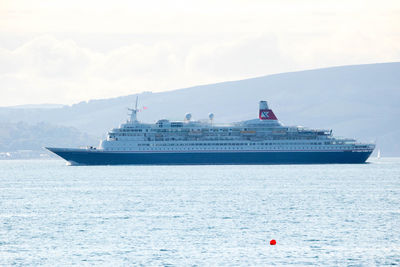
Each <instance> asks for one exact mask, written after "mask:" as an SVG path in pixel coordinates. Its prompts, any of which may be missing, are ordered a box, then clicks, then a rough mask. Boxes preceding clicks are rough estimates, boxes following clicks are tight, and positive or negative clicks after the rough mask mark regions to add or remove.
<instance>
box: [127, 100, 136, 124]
mask: <svg viewBox="0 0 400 267" xmlns="http://www.w3.org/2000/svg"><path fill="white" fill-rule="evenodd" d="M137 103H138V96H136V104H135V108H134V109H133V108H128V110H129V111H130V112H131V114H130V116H131V117H130V119H129V122H130V123H136V122H138V120H137V112H138V108H137Z"/></svg>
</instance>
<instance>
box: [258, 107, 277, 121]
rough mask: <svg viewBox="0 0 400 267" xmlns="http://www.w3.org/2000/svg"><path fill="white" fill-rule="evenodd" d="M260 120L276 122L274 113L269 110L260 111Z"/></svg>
mask: <svg viewBox="0 0 400 267" xmlns="http://www.w3.org/2000/svg"><path fill="white" fill-rule="evenodd" d="M259 118H260V120H277V118H276V116H275V114H274V112H273V111H272V110H270V109H260V115H259Z"/></svg>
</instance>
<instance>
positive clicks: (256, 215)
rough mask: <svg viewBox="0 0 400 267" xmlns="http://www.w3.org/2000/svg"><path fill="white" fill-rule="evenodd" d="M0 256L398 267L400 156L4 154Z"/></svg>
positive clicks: (26, 262) (57, 262)
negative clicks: (270, 159)
mask: <svg viewBox="0 0 400 267" xmlns="http://www.w3.org/2000/svg"><path fill="white" fill-rule="evenodd" d="M271 240H276V245H270V241H271ZM0 265H2V266H93V265H94V266H291V265H294V266H305V265H319V266H385V265H400V158H380V159H375V158H372V159H370V160H369V161H368V163H367V164H349V165H346V164H345V165H335V164H333V165H255V166H254V165H253V166H238V165H226V166H66V164H65V161H62V160H2V161H0Z"/></svg>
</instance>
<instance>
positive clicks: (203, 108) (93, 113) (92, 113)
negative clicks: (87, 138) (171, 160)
mask: <svg viewBox="0 0 400 267" xmlns="http://www.w3.org/2000/svg"><path fill="white" fill-rule="evenodd" d="M155 78H156V77H155ZM135 97H136V96H135V95H129V96H124V97H118V98H112V99H102V100H92V101H89V102H88V103H86V102H82V103H78V104H75V105H72V106H63V107H57V108H46V109H43V108H18V109H15V108H0V122H1V121H2V122H18V121H25V122H29V123H38V122H41V121H45V122H48V123H51V124H55V125H60V126H72V127H75V128H77V129H79V130H80V131H82V132H86V133H88V134H90V135H93V136H96V137H97V138H100V137H103V136H104V134H105V132H106V131H107V130H109V129H110V128H113V127H117V126H118V125H119V124H120V123H121V122H123V121H124V120H125V119H126V118H127V109H126V108H127V107H131V106H133V104H134V102H135ZM259 100H267V101H269V104H270V106H271V107H272V108H273V109H274V111H275V114H276V115H277V116H278V118H279V119H280V121H282V122H283V123H284V124H286V125H303V126H308V127H315V128H328V129H333V132H334V134H336V135H341V136H347V137H356V138H357V139H360V140H364V141H371V140H372V141H373V140H377V142H378V146H379V147H380V149H381V152H382V155H383V156H396V155H397V156H400V144H399V141H398V140H400V125H399V119H398V118H399V117H400V105H399V103H400V63H384V64H368V65H356V66H343V67H333V68H326V69H317V70H308V71H300V72H292V73H282V74H276V75H269V76H264V77H259V78H253V79H247V80H241V81H232V82H224V83H218V84H210V85H203V86H196V87H191V88H186V89H180V90H174V91H169V92H162V93H150V92H146V93H142V94H140V95H139V104H140V105H144V106H146V107H148V109H146V110H145V111H144V112H141V113H139V119H140V120H143V121H147V122H153V121H155V120H156V119H160V118H169V119H183V116H184V114H185V113H186V112H191V113H192V115H193V118H194V119H202V118H206V117H207V114H208V113H209V112H213V113H214V114H215V120H216V121H217V122H229V121H241V120H244V119H251V118H255V117H257V109H258V101H259ZM66 145H70V143H68V142H66Z"/></svg>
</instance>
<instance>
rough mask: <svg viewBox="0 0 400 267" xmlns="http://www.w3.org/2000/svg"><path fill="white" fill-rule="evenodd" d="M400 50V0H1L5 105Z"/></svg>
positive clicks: (335, 62) (191, 82)
mask: <svg viewBox="0 0 400 267" xmlns="http://www.w3.org/2000/svg"><path fill="white" fill-rule="evenodd" d="M394 61H400V1H398V0H393V1H392V0H379V1H369V0H363V1H359V0H335V1H331V0H322V1H321V0H229V1H225V0H220V1H219V0H213V1H211V0H202V1H190V0H185V1H175V0H171V1H167V0H163V1H154V0H147V1H135V0H131V1H119V0H114V1H101V0H96V1H92V0H85V1H81V0H79V1H77V0H69V1H64V0H43V1H41V0H38V1H31V0H10V1H8V0H1V1H0V106H13V105H24V104H43V103H57V104H73V103H77V102H80V101H88V100H90V99H99V98H110V97H117V96H122V95H129V94H135V93H140V92H143V91H152V92H161V91H167V90H173V89H179V88H184V87H189V86H195V85H201V84H209V83H215V82H222V81H228V80H240V79H245V78H251V77H257V76H263V75H269V74H274V73H281V72H290V71H299V70H306V69H314V68H322V67H330V66H341V65H354V64H368V63H381V62H394Z"/></svg>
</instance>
